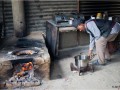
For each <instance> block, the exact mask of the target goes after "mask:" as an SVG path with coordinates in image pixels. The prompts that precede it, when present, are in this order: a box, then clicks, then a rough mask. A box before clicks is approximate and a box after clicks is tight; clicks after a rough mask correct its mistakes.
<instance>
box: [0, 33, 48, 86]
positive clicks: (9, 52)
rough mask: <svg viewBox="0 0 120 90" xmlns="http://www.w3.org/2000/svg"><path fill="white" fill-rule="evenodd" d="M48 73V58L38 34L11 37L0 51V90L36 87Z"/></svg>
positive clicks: (40, 35) (46, 77)
mask: <svg viewBox="0 0 120 90" xmlns="http://www.w3.org/2000/svg"><path fill="white" fill-rule="evenodd" d="M49 73H50V56H49V53H48V51H47V48H46V45H45V41H44V39H43V36H42V34H41V33H39V32H34V33H31V34H30V35H28V36H26V37H23V38H16V37H13V38H11V39H9V40H8V41H7V42H6V43H5V44H4V48H3V49H2V50H1V51H0V88H18V87H28V86H37V85H40V84H41V80H42V79H49Z"/></svg>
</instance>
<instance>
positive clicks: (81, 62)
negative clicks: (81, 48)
mask: <svg viewBox="0 0 120 90" xmlns="http://www.w3.org/2000/svg"><path fill="white" fill-rule="evenodd" d="M74 58H75V65H76V66H77V67H78V68H80V67H86V66H87V65H88V63H89V57H88V56H87V55H85V54H81V55H78V56H75V57H74Z"/></svg>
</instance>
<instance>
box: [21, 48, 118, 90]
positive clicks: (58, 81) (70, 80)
mask: <svg viewBox="0 0 120 90" xmlns="http://www.w3.org/2000/svg"><path fill="white" fill-rule="evenodd" d="M87 49H88V46H84V47H82V48H81V47H77V48H75V49H73V50H70V51H69V50H64V51H62V52H60V57H59V58H58V59H56V60H55V61H54V63H53V64H52V67H51V68H52V71H51V80H50V81H43V83H42V85H41V86H38V87H31V88H26V90H27V89H28V90H120V59H119V58H120V50H118V51H117V52H116V53H114V54H113V55H112V62H111V63H109V64H107V65H106V66H95V72H93V73H92V72H86V73H85V74H84V75H82V76H79V75H78V72H72V71H71V70H70V63H71V62H73V63H74V58H73V57H74V56H75V55H77V54H79V53H80V52H84V53H87ZM94 59H96V57H95V58H94ZM94 59H93V60H94ZM23 90H24V89H23Z"/></svg>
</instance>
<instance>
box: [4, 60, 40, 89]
mask: <svg viewBox="0 0 120 90" xmlns="http://www.w3.org/2000/svg"><path fill="white" fill-rule="evenodd" d="M11 63H12V66H13V69H12V70H11V71H12V76H11V77H10V78H9V79H8V80H6V81H5V88H19V87H20V88H21V87H32V86H39V85H41V81H42V80H41V78H40V76H39V77H38V76H37V75H35V67H34V60H33V59H31V58H30V59H19V60H12V61H11Z"/></svg>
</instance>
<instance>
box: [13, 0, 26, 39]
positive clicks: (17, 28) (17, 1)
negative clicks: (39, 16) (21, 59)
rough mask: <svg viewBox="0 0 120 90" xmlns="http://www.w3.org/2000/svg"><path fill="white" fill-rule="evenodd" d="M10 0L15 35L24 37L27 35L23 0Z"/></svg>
mask: <svg viewBox="0 0 120 90" xmlns="http://www.w3.org/2000/svg"><path fill="white" fill-rule="evenodd" d="M11 1H12V14H13V24H14V32H15V36H16V37H24V36H26V35H27V32H26V24H25V14H24V0H11Z"/></svg>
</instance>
